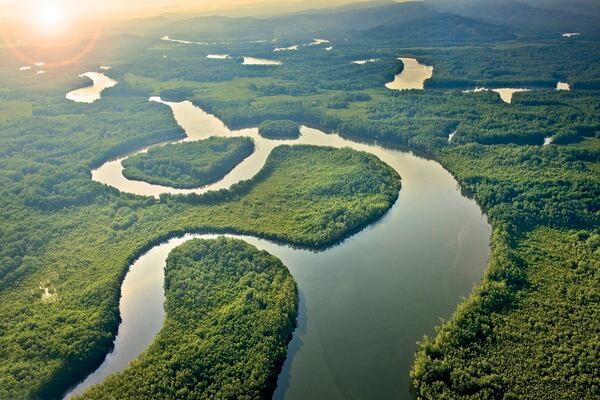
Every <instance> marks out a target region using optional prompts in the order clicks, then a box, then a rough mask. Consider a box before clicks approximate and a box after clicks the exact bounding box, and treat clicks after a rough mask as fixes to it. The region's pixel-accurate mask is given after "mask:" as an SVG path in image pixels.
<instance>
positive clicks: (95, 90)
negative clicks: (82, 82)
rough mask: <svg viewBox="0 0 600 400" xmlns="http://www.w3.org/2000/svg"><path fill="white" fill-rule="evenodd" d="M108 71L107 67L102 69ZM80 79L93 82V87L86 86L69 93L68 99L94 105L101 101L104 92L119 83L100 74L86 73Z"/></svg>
mask: <svg viewBox="0 0 600 400" xmlns="http://www.w3.org/2000/svg"><path fill="white" fill-rule="evenodd" d="M101 69H103V70H106V69H107V67H105V68H102V67H101ZM79 77H80V78H88V79H90V80H91V81H92V86H86V87H84V88H81V89H76V90H73V91H71V92H69V93H67V95H66V98H67V99H68V100H71V101H74V102H76V103H93V102H95V101H96V100H100V97H101V95H102V91H104V89H110V88H111V87H114V86H116V85H117V83H118V82H117V81H115V80H114V79H111V78H109V77H108V76H106V75H104V74H101V73H99V72H86V73H85V74H81V75H79Z"/></svg>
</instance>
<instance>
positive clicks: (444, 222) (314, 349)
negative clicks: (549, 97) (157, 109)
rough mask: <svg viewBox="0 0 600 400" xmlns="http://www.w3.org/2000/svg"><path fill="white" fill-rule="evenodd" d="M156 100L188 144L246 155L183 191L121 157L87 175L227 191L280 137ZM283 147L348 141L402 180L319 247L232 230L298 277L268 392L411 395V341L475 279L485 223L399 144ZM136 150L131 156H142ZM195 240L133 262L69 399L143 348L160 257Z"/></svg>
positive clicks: (154, 324)
mask: <svg viewBox="0 0 600 400" xmlns="http://www.w3.org/2000/svg"><path fill="white" fill-rule="evenodd" d="M152 100H153V101H157V102H160V103H162V104H164V105H165V106H169V107H171V109H172V111H173V114H174V116H175V118H176V120H177V122H178V123H179V124H180V125H181V126H182V127H183V129H184V130H185V131H186V133H187V135H188V138H187V139H185V140H202V139H205V138H208V137H210V136H215V135H216V136H249V137H251V138H253V139H254V140H255V143H256V151H255V153H254V154H253V155H252V156H250V157H248V158H247V159H246V160H245V161H243V162H242V163H241V164H240V165H239V166H238V167H236V168H235V169H234V170H233V171H231V172H230V173H229V174H228V175H227V176H226V177H225V178H224V179H223V180H221V181H220V182H217V183H215V184H212V185H209V186H207V187H203V188H199V189H195V190H191V191H182V190H178V189H173V188H167V187H162V186H158V185H149V184H146V183H143V182H136V181H130V180H127V179H126V178H124V177H123V176H122V172H121V171H122V167H121V161H122V160H123V158H121V159H118V160H114V161H110V162H108V163H106V164H104V165H103V166H101V167H100V168H98V169H97V170H95V171H93V179H94V180H96V181H98V182H102V183H105V184H108V185H111V186H114V187H116V188H117V189H119V190H121V191H125V192H130V193H135V194H140V195H148V196H158V195H159V194H160V193H188V192H194V193H202V192H205V191H208V190H215V189H220V188H227V187H230V186H231V185H232V184H234V183H236V182H238V181H240V180H243V179H248V178H250V177H252V176H253V175H255V174H256V173H257V172H258V171H259V170H260V168H261V167H262V166H263V165H264V162H265V160H266V158H267V157H268V155H269V153H270V152H271V150H272V149H273V148H274V147H275V146H277V145H279V144H281V143H283V142H281V141H273V140H268V139H264V138H262V137H260V136H259V135H258V132H257V130H256V129H244V130H239V131H231V130H229V129H228V128H227V127H226V126H225V125H224V124H223V123H222V122H221V121H220V120H218V119H217V118H216V117H214V116H212V115H210V114H208V113H206V112H204V111H202V110H201V109H199V108H197V107H195V106H194V105H193V104H192V103H190V102H181V103H170V102H163V101H162V100H160V99H159V98H153V99H152ZM285 143H291V144H300V143H302V144H316V145H322V146H333V147H351V148H353V149H356V150H359V151H367V152H369V153H372V154H375V155H376V156H377V157H379V158H380V159H381V160H382V161H384V162H386V163H387V164H389V165H390V166H392V167H393V168H394V169H395V170H396V171H398V172H399V174H400V175H401V176H402V190H401V192H400V197H399V199H398V201H397V202H396V204H395V205H394V206H393V207H392V208H391V209H390V211H389V212H388V213H387V214H386V215H385V216H384V217H383V218H382V219H381V220H379V221H378V222H376V223H374V224H372V225H370V226H369V227H367V228H366V229H364V230H363V231H361V232H360V233H358V234H356V235H354V236H352V237H350V238H349V239H347V240H345V241H344V242H343V243H341V244H339V245H337V246H334V247H331V248H329V249H326V250H324V251H321V252H314V251H310V250H303V249H297V248H292V247H289V246H285V245H281V244H275V243H272V242H269V241H267V240H262V239H257V238H254V237H246V236H234V237H239V238H242V239H243V240H246V241H247V242H249V243H251V244H253V245H255V246H256V247H258V248H260V249H264V250H266V251H268V252H269V253H271V254H273V255H275V256H276V257H279V258H280V259H281V260H282V261H283V263H284V264H285V265H286V266H287V267H288V268H289V269H290V271H291V273H292V275H293V276H294V279H295V280H296V282H297V284H298V289H299V294H300V308H299V317H298V327H297V329H296V331H295V333H294V337H293V339H292V341H291V342H290V344H289V347H288V357H287V360H286V362H285V364H284V367H283V370H282V372H281V374H280V376H279V379H278V386H277V390H276V392H275V395H274V398H276V399H408V398H411V397H412V395H411V393H410V382H409V376H408V371H409V368H410V365H411V362H412V359H413V354H414V351H415V350H416V341H417V340H419V339H420V338H422V336H423V335H424V334H432V333H433V327H434V326H435V325H437V324H439V318H442V317H443V318H447V317H449V316H450V315H451V313H452V312H453V310H454V309H455V308H456V305H457V303H458V302H459V301H460V298H461V296H466V295H468V294H469V292H470V291H471V289H472V287H473V285H474V283H476V282H477V281H479V280H480V279H481V277H482V275H483V271H484V268H485V266H486V263H487V259H488V256H489V240H490V233H491V228H490V226H489V225H488V223H487V220H486V217H485V216H484V215H483V214H482V212H481V210H480V209H479V207H478V206H477V204H475V202H474V201H472V200H470V199H468V198H466V197H463V196H462V194H461V192H460V189H459V187H458V184H457V182H456V181H455V180H454V178H453V177H452V176H451V175H450V174H449V173H448V172H447V171H446V170H444V169H443V168H442V167H441V166H440V165H439V164H438V163H436V162H434V161H431V160H427V159H424V158H421V157H418V156H416V155H415V154H413V153H411V152H407V151H404V150H401V149H394V148H388V147H383V146H380V145H378V144H366V143H358V142H355V141H352V140H349V139H346V138H343V137H341V136H339V135H337V134H325V133H323V132H321V131H319V130H316V129H312V128H307V127H302V129H301V137H300V138H299V139H297V140H292V141H285ZM145 150H146V149H142V150H140V151H145ZM195 237H212V236H210V235H186V236H183V237H179V238H174V239H171V240H169V241H167V242H165V243H163V244H160V245H157V246H155V247H154V248H152V249H151V250H150V251H149V252H148V253H146V254H145V255H143V256H141V257H140V258H139V259H138V260H137V261H135V262H134V263H133V264H132V265H131V266H130V269H129V272H128V274H127V276H126V278H125V280H124V282H123V285H122V288H121V301H120V312H121V318H122V323H121V325H120V327H119V331H118V334H117V337H116V340H115V347H114V349H113V351H112V352H111V353H110V354H109V355H108V356H107V357H106V360H105V361H104V363H103V364H102V365H101V366H100V367H99V368H98V370H96V371H95V372H94V373H92V374H90V375H89V376H88V378H87V379H86V380H85V381H84V382H82V383H81V384H80V385H79V386H77V387H76V388H75V389H74V390H73V391H71V392H70V393H69V394H68V395H67V397H70V396H72V395H74V394H81V393H82V392H83V391H84V390H85V389H86V388H88V387H89V386H91V385H93V384H95V383H99V382H101V381H103V380H104V379H105V378H106V377H107V376H108V375H110V374H113V373H116V372H119V371H122V370H123V369H124V368H125V367H126V366H127V365H128V364H129V362H130V361H131V360H133V359H135V358H136V357H137V356H138V355H139V354H140V353H141V352H143V351H144V350H145V349H146V348H147V346H148V345H149V344H150V343H151V341H152V340H153V338H154V336H155V335H156V334H157V333H158V331H159V330H160V328H161V326H162V323H163V319H164V308H163V303H164V291H163V280H164V272H163V269H164V266H165V260H166V257H167V255H168V254H169V252H170V251H171V250H172V249H173V248H175V247H176V246H178V245H180V244H182V243H184V242H185V241H187V240H190V239H191V238H195Z"/></svg>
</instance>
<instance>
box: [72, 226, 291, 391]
mask: <svg viewBox="0 0 600 400" xmlns="http://www.w3.org/2000/svg"><path fill="white" fill-rule="evenodd" d="M165 296H166V301H165V311H166V317H165V322H164V326H163V328H162V330H161V331H160V333H159V334H158V335H157V337H156V339H155V340H154V342H153V343H152V345H151V346H150V347H149V348H148V349H147V350H146V351H145V352H144V353H143V354H142V355H141V356H140V357H139V358H138V359H137V360H136V361H135V362H134V363H132V364H131V366H130V367H129V368H127V369H126V370H125V371H123V372H122V373H120V374H117V375H113V376H111V377H110V378H109V379H107V380H106V381H105V382H103V383H102V384H100V385H97V386H95V387H93V388H92V389H90V390H89V391H87V392H86V393H85V394H84V395H83V396H81V397H80V398H82V399H84V398H85V399H117V398H118V399H140V398H144V399H217V398H218V399H225V398H227V399H269V398H271V396H272V393H273V390H274V388H275V383H276V381H277V375H278V373H279V369H280V367H281V365H282V364H283V362H284V361H285V356H286V353H287V343H288V341H289V339H290V338H291V335H292V332H293V330H294V327H295V323H296V312H297V308H298V300H297V295H296V286H295V283H294V279H293V278H292V276H291V275H290V273H289V271H288V270H287V269H286V268H285V266H284V265H283V264H282V263H281V261H279V260H278V259H277V258H275V257H273V256H271V255H270V254H268V253H266V252H264V251H258V250H257V249H256V248H255V247H253V246H250V245H249V244H247V243H245V242H243V241H241V240H236V239H226V238H219V239H216V240H198V239H196V240H191V241H188V242H186V243H185V244H183V245H181V246H180V247H178V248H176V249H175V250H173V251H172V252H171V253H170V254H169V257H168V259H167V266H166V268H165Z"/></svg>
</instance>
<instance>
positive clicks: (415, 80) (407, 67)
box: [385, 57, 433, 90]
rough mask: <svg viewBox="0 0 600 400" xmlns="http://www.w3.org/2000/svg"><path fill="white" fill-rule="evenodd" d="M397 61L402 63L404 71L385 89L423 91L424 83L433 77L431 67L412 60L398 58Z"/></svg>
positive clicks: (387, 84)
mask: <svg viewBox="0 0 600 400" xmlns="http://www.w3.org/2000/svg"><path fill="white" fill-rule="evenodd" d="M398 60H400V61H402V63H403V64H404V69H403V70H402V72H400V73H399V74H396V76H395V77H394V80H393V81H392V82H389V83H386V85H385V87H386V88H388V89H392V90H411V89H417V90H423V89H424V88H425V81H426V80H427V79H429V78H431V77H432V76H433V67H432V66H429V65H424V64H421V63H419V62H418V61H417V60H416V59H414V58H406V57H400V58H398Z"/></svg>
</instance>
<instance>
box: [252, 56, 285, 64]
mask: <svg viewBox="0 0 600 400" xmlns="http://www.w3.org/2000/svg"><path fill="white" fill-rule="evenodd" d="M242 64H243V65H283V63H282V62H281V61H276V60H268V59H266V58H256V57H244V62H243V63H242Z"/></svg>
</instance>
